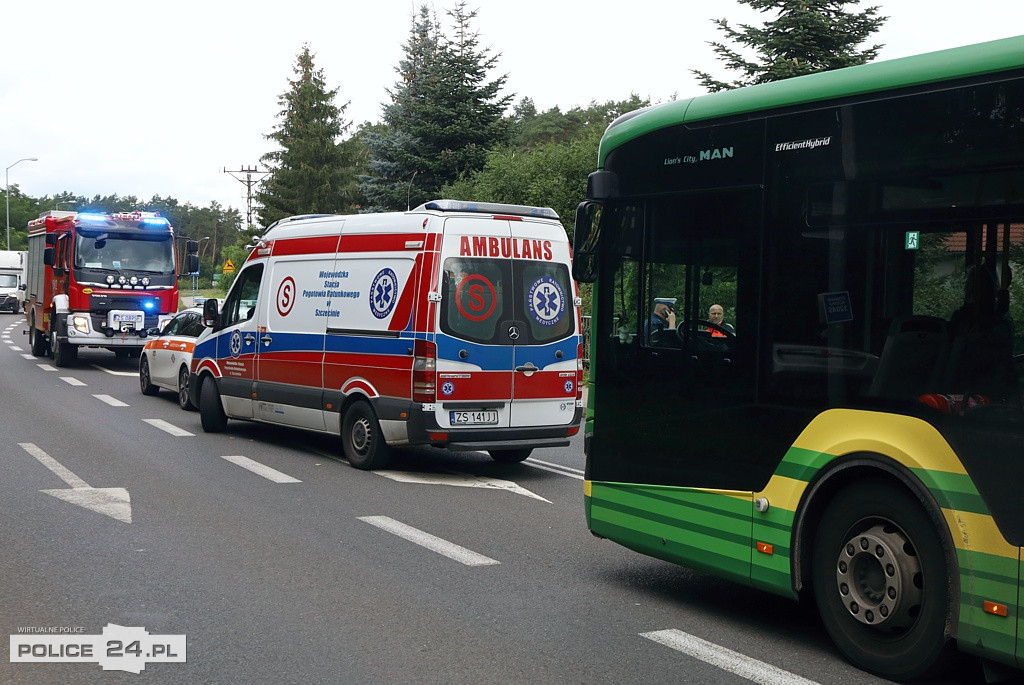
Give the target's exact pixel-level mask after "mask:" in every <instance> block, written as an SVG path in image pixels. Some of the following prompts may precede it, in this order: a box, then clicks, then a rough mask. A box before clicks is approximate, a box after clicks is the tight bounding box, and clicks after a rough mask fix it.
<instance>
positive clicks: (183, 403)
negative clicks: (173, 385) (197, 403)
mask: <svg viewBox="0 0 1024 685" xmlns="http://www.w3.org/2000/svg"><path fill="white" fill-rule="evenodd" d="M178 406H179V407H181V408H182V409H184V410H185V411H191V410H193V409H195V407H194V406H193V405H192V401H191V400H190V399H189V398H188V367H187V366H182V367H181V368H180V369H178Z"/></svg>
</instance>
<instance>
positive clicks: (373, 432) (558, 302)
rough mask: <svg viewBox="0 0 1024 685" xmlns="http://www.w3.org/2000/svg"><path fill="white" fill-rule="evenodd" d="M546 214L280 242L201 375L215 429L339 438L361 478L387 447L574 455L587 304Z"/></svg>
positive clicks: (205, 344) (198, 360) (521, 211)
mask: <svg viewBox="0 0 1024 685" xmlns="http://www.w3.org/2000/svg"><path fill="white" fill-rule="evenodd" d="M570 274H571V257H570V248H569V243H568V239H567V237H566V233H565V229H564V228H563V226H562V225H561V223H560V222H559V221H558V216H557V215H556V214H555V212H554V211H552V210H550V209H545V208H536V207H522V206H518V205H500V204H487V203H470V202H455V201H449V200H438V201H435V202H429V203H427V204H425V205H422V206H420V207H417V208H416V209H414V210H411V211H408V212H393V213H387V214H364V215H356V216H336V215H316V216H304V217H293V218H291V219H285V220H282V221H279V222H277V223H275V224H274V225H272V226H270V228H268V229H267V231H266V233H265V234H264V235H263V237H262V239H261V240H260V242H259V244H258V245H257V246H256V247H255V249H254V250H253V251H252V253H251V254H250V255H249V258H248V259H247V260H246V262H245V264H244V265H243V266H242V268H241V270H240V271H239V274H238V276H237V277H236V279H235V281H234V283H233V285H232V289H231V291H230V292H229V293H228V295H227V297H226V298H225V301H224V305H223V307H220V308H218V306H217V302H216V301H215V300H208V301H207V302H206V303H205V308H204V320H205V322H206V325H207V326H208V328H207V329H206V330H205V331H204V332H203V334H202V335H201V336H200V337H199V340H198V341H197V344H196V352H195V356H194V360H193V364H192V384H191V397H192V401H193V402H195V403H197V405H198V406H199V409H200V413H201V415H202V421H203V428H204V429H205V430H207V431H219V430H223V429H224V428H225V426H226V420H227V419H228V418H233V419H245V420H254V421H262V422H266V423H274V424H279V425H286V426H295V427H300V428H306V429H310V430H315V431H320V432H326V433H335V434H340V435H341V437H342V444H343V447H344V453H345V456H346V457H347V458H348V459H349V461H350V462H351V463H352V464H353V465H354V466H356V467H359V468H379V467H381V466H383V465H384V464H385V463H386V462H387V458H388V452H389V449H390V448H391V447H396V446H404V445H421V444H429V445H435V446H438V447H447V448H450V449H472V450H486V451H488V452H489V453H490V455H491V456H492V457H493V458H494V459H495V460H497V461H502V462H515V461H521V460H523V459H525V458H526V457H527V456H528V455H529V454H530V453H531V451H532V450H533V449H534V448H539V447H557V446H564V445H568V444H569V438H570V436H572V435H574V434H575V433H576V432H578V431H579V429H580V421H581V417H582V409H583V407H582V399H581V398H582V389H581V387H580V383H581V380H582V369H583V366H582V350H583V346H582V339H581V336H580V312H579V309H580V298H579V296H578V293H577V290H576V284H575V283H574V282H573V281H572V277H571V275H570Z"/></svg>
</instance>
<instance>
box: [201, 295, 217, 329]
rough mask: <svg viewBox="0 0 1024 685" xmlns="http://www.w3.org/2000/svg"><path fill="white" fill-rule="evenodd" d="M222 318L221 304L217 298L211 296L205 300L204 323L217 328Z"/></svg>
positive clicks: (208, 326)
mask: <svg viewBox="0 0 1024 685" xmlns="http://www.w3.org/2000/svg"><path fill="white" fill-rule="evenodd" d="M219 319H220V305H219V304H218V302H217V298H215V297H211V298H210V299H208V300H206V301H205V302H203V325H204V326H206V327H207V328H215V327H216V326H217V322H218V320H219Z"/></svg>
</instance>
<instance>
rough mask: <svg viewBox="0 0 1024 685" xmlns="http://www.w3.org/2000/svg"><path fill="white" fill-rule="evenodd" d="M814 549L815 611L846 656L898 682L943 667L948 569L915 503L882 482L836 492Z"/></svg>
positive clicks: (932, 525) (948, 646) (947, 650)
mask: <svg viewBox="0 0 1024 685" xmlns="http://www.w3.org/2000/svg"><path fill="white" fill-rule="evenodd" d="M812 555H813V556H812V578H813V581H812V583H813V587H814V597H815V602H816V604H817V607H818V612H819V614H820V615H821V620H822V622H823V623H824V624H825V628H826V630H828V633H829V635H830V636H831V637H832V641H833V642H834V643H835V644H836V646H837V647H838V648H839V650H840V651H841V652H842V653H843V654H844V655H845V656H846V658H847V659H849V660H850V661H851V662H853V663H854V664H855V665H856V666H858V667H860V668H862V669H864V670H866V671H870V672H872V673H875V674H877V675H879V676H881V677H883V678H888V679H890V680H898V681H903V680H910V679H916V678H922V677H926V676H929V675H931V674H935V673H937V672H938V671H939V670H941V669H942V668H944V667H945V666H946V663H947V661H948V660H950V659H951V657H952V652H953V646H954V645H953V642H952V641H951V640H950V639H949V634H948V630H947V625H948V622H949V621H950V620H951V616H952V611H953V608H952V606H951V597H952V593H951V585H952V582H953V574H952V572H951V570H950V566H949V564H948V563H947V560H946V555H945V553H944V552H943V544H942V539H941V537H940V534H939V532H938V528H937V523H936V522H935V521H933V519H932V517H931V516H929V515H928V513H927V512H926V511H925V509H924V507H923V505H922V504H921V502H920V501H918V500H917V499H916V498H915V497H913V496H912V495H911V494H910V493H908V492H907V491H906V490H904V489H902V488H900V487H898V486H896V485H894V484H892V483H888V482H884V481H873V482H868V483H863V484H859V485H856V486H853V487H848V488H846V489H844V490H841V491H839V492H838V493H837V494H836V495H835V497H834V498H833V499H832V501H831V502H830V503H829V504H828V506H827V507H826V508H825V510H824V513H823V514H822V516H821V519H820V522H819V525H818V528H817V531H816V533H815V536H814V546H813V551H812Z"/></svg>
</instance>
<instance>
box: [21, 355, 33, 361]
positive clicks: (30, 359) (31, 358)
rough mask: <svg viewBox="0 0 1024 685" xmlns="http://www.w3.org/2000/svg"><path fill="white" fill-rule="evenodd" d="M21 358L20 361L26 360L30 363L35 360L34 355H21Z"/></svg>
mask: <svg viewBox="0 0 1024 685" xmlns="http://www.w3.org/2000/svg"><path fill="white" fill-rule="evenodd" d="M21 358H22V359H27V360H29V361H32V360H33V359H35V358H36V356H35V355H34V354H23V355H21Z"/></svg>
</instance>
